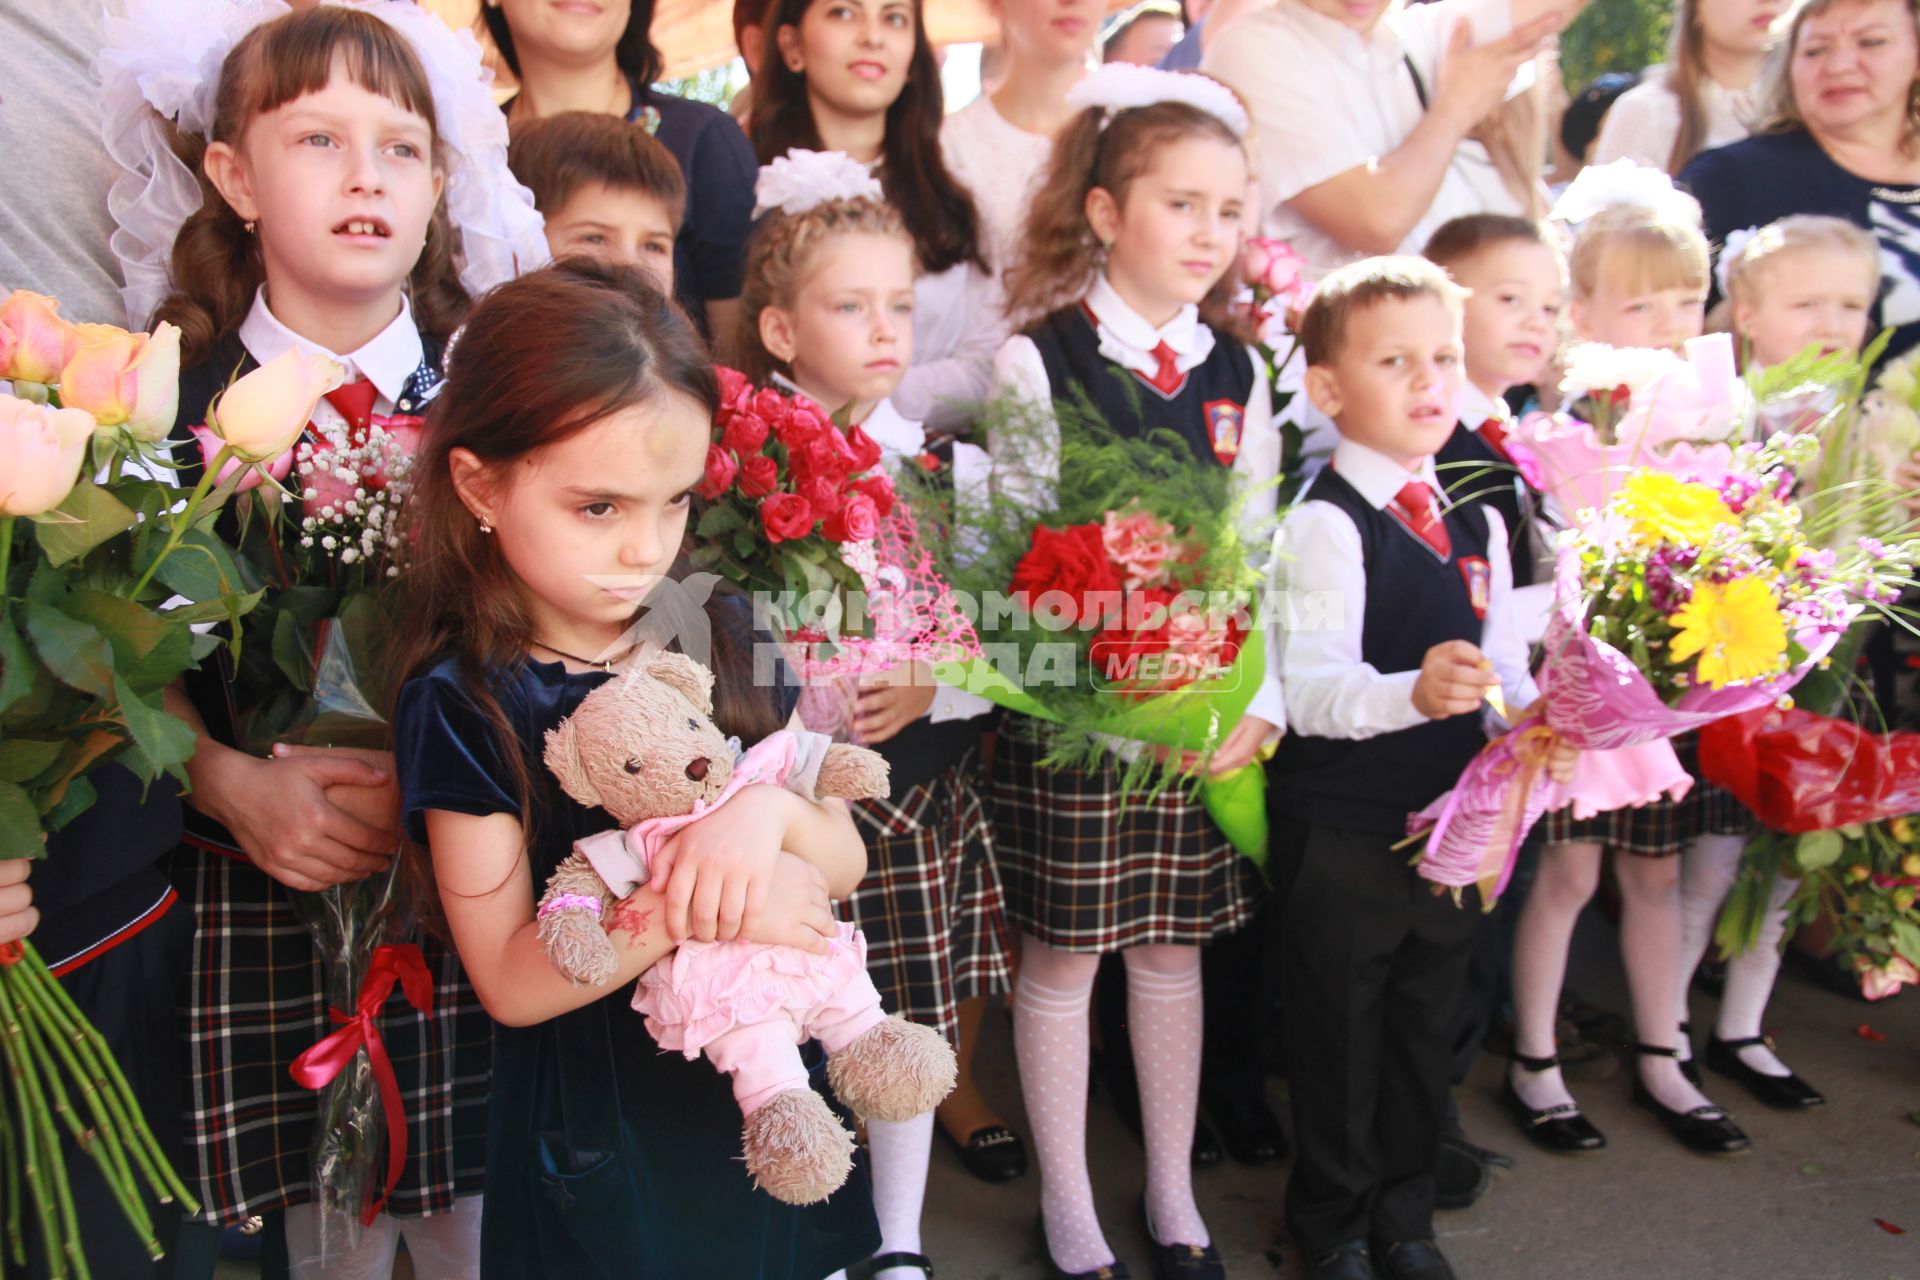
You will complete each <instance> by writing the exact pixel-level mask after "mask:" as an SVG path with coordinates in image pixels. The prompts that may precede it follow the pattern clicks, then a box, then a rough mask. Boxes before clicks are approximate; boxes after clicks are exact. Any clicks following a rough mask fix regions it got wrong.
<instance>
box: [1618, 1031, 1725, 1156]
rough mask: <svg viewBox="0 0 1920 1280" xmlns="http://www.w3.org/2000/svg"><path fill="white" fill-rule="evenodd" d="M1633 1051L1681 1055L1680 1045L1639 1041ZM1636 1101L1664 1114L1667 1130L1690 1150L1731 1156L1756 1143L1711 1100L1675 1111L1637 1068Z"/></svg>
mask: <svg viewBox="0 0 1920 1280" xmlns="http://www.w3.org/2000/svg"><path fill="white" fill-rule="evenodd" d="M1633 1051H1634V1052H1635V1053H1638V1054H1644V1055H1646V1056H1649V1057H1658V1058H1677V1057H1679V1056H1680V1051H1679V1050H1678V1049H1669V1048H1662V1047H1661V1046H1659V1045H1649V1044H1636V1045H1635V1046H1633ZM1633 1102H1634V1105H1635V1106H1637V1107H1641V1108H1643V1109H1645V1110H1647V1111H1651V1112H1652V1113H1653V1114H1654V1115H1656V1116H1658V1117H1660V1122H1661V1123H1662V1124H1664V1125H1666V1126H1667V1131H1668V1132H1669V1133H1671V1134H1672V1135H1673V1136H1674V1137H1676V1138H1678V1139H1679V1140H1680V1145H1681V1146H1683V1147H1685V1148H1687V1149H1688V1150H1689V1151H1697V1152H1699V1153H1700V1154H1701V1155H1703V1156H1731V1155H1738V1154H1739V1153H1741V1152H1742V1151H1745V1150H1746V1149H1747V1148H1748V1147H1750V1146H1752V1145H1753V1143H1752V1142H1751V1141H1750V1140H1749V1139H1748V1137H1747V1135H1746V1132H1745V1131H1744V1130H1742V1129H1741V1128H1740V1126H1739V1125H1737V1124H1735V1123H1734V1122H1733V1118H1732V1117H1731V1116H1729V1115H1728V1114H1727V1113H1726V1111H1725V1110H1724V1109H1723V1108H1720V1107H1716V1106H1713V1105H1712V1104H1708V1105H1707V1106H1703V1107H1695V1108H1694V1109H1693V1110H1691V1111H1675V1110H1673V1109H1672V1108H1670V1107H1668V1106H1666V1105H1665V1104H1663V1103H1662V1102H1661V1101H1660V1099H1658V1098H1656V1097H1654V1096H1653V1091H1652V1090H1651V1089H1648V1088H1647V1085H1646V1082H1645V1081H1644V1080H1642V1079H1641V1078H1640V1073H1639V1072H1637V1071H1636V1072H1635V1073H1634V1077H1633Z"/></svg>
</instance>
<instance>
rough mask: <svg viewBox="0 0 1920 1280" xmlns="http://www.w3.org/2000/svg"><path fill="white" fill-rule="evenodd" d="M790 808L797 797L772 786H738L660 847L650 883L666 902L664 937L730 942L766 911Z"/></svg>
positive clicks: (654, 860) (682, 939) (680, 939)
mask: <svg viewBox="0 0 1920 1280" xmlns="http://www.w3.org/2000/svg"><path fill="white" fill-rule="evenodd" d="M789 802H800V797H798V796H796V795H794V794H793V793H792V792H791V791H786V790H783V789H781V788H779V787H774V786H765V785H758V786H750V787H745V788H742V789H741V790H740V792H739V793H738V794H736V795H734V796H733V797H732V798H731V799H729V800H728V801H727V802H726V803H725V804H723V805H721V806H720V807H719V808H718V809H715V810H714V811H713V812H712V813H710V814H708V815H707V816H706V817H704V818H701V819H700V820H699V821H698V822H695V823H692V824H690V825H688V826H685V827H682V828H681V829H680V830H679V831H678V832H677V833H676V834H674V835H673V836H672V837H671V838H669V839H668V840H667V842H666V843H665V844H663V845H662V846H660V852H659V853H657V854H655V855H654V859H653V866H652V872H653V875H652V881H651V883H652V884H653V885H654V887H655V888H656V889H657V890H658V892H659V893H660V894H661V896H662V897H664V898H665V899H666V905H667V936H668V937H670V938H672V939H673V940H674V941H675V942H683V941H685V940H686V939H688V938H697V939H699V940H700V941H701V942H731V941H733V940H734V939H735V938H737V937H739V936H740V926H741V924H742V923H743V922H744V921H746V920H747V919H748V918H749V917H757V916H759V915H761V914H762V913H764V912H765V911H766V910H767V893H768V890H769V888H770V887H771V885H772V882H773V869H774V863H775V861H776V860H777V859H778V858H779V856H780V842H781V840H782V839H783V838H784V837H785V835H786V830H787V818H788V815H789V814H790V813H791V810H790V809H789V808H788V807H787V806H788V804H789ZM802 803H803V802H802Z"/></svg>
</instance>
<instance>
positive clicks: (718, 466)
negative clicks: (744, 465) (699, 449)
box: [694, 444, 740, 502]
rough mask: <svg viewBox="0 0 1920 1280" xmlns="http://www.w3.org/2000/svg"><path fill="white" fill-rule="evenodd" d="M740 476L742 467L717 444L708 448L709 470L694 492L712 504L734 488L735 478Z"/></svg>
mask: <svg viewBox="0 0 1920 1280" xmlns="http://www.w3.org/2000/svg"><path fill="white" fill-rule="evenodd" d="M739 474H740V465H739V464H738V463H737V462H735V461H734V460H733V455H732V454H730V453H728V452H727V451H726V450H725V449H722V448H721V447H720V446H719V445H717V444H710V445H708V446H707V470H706V474H705V475H703V476H702V477H701V478H700V484H699V487H697V488H696V489H694V492H695V493H696V494H698V495H700V497H701V499H702V500H704V501H707V502H712V501H713V500H714V499H715V498H717V497H719V496H720V495H721V494H723V493H725V492H726V491H727V490H728V489H730V488H732V487H733V478H734V477H735V476H737V475H739Z"/></svg>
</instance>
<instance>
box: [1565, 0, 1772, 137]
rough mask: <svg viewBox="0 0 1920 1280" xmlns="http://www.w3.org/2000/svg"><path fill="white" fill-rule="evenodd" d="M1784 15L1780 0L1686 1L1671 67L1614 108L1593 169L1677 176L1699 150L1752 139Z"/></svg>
mask: <svg viewBox="0 0 1920 1280" xmlns="http://www.w3.org/2000/svg"><path fill="white" fill-rule="evenodd" d="M1780 9H1781V0H1680V3H1679V5H1678V6H1677V7H1676V8H1675V9H1674V13H1673V47H1672V49H1671V50H1670V51H1669V52H1668V54H1667V64H1666V65H1665V66H1664V67H1653V68H1649V69H1648V71H1647V74H1646V75H1645V76H1644V77H1643V78H1642V79H1641V81H1640V83H1639V84H1638V85H1637V86H1635V87H1634V88H1632V89H1629V90H1627V92H1625V93H1623V94H1621V95H1620V100H1619V101H1618V102H1616V103H1614V104H1613V109H1612V110H1611V111H1609V112H1608V113H1607V121H1606V124H1605V125H1604V126H1603V127H1602V128H1601V130H1600V137H1599V140H1598V141H1597V142H1595V143H1594V149H1593V150H1594V153H1593V158H1592V163H1594V164H1606V163H1608V162H1609V161H1612V160H1635V161H1638V162H1639V163H1641V164H1644V165H1651V166H1653V167H1654V168H1656V169H1664V170H1665V171H1666V172H1668V173H1678V172H1679V171H1680V170H1681V169H1682V168H1684V167H1685V165H1686V163H1687V161H1689V160H1691V159H1693V158H1694V156H1696V155H1698V154H1699V153H1700V152H1702V151H1706V150H1709V149H1710V148H1713V147H1724V146H1726V145H1727V144H1728V143H1731V142H1738V141H1740V139H1742V138H1744V137H1746V136H1747V129H1748V127H1749V125H1751V124H1752V122H1753V114H1754V102H1753V99H1754V94H1753V89H1754V86H1755V83H1756V82H1757V81H1758V80H1759V79H1760V70H1761V68H1762V67H1763V66H1764V65H1765V64H1766V60H1767V50H1768V49H1769V48H1770V47H1771V46H1772V44H1773V23H1774V19H1776V18H1778V17H1779V16H1780Z"/></svg>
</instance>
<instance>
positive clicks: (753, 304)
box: [734, 199, 912, 383]
mask: <svg viewBox="0 0 1920 1280" xmlns="http://www.w3.org/2000/svg"><path fill="white" fill-rule="evenodd" d="M846 235H869V236H901V237H903V238H905V239H907V241H908V242H909V243H911V241H912V237H911V236H908V235H907V229H906V225H905V224H904V223H903V222H902V221H901V218H900V211H899V210H897V209H895V208H894V207H893V206H892V205H890V204H886V203H883V202H881V201H879V200H866V199H856V200H827V201H823V202H821V203H820V204H817V205H815V206H814V207H813V208H811V209H808V210H807V211H806V212H805V213H779V212H775V213H774V214H773V215H772V216H771V217H769V218H768V219H767V220H766V221H765V222H764V223H762V224H761V225H760V227H759V228H758V229H757V230H756V231H755V232H754V233H753V240H752V242H751V243H750V244H749V245H748V246H747V265H746V270H745V271H744V272H743V273H742V275H741V281H740V329H739V332H738V333H737V334H736V335H735V337H734V352H735V353H736V355H737V357H738V359H739V363H740V372H742V373H744V374H746V375H747V381H749V382H755V383H760V382H765V381H766V380H767V379H768V378H770V377H772V376H773V375H774V374H776V373H782V374H787V375H788V376H791V375H792V373H793V370H792V369H789V368H788V367H787V364H786V361H784V360H781V359H779V358H778V357H776V356H775V355H774V354H773V353H772V352H771V351H768V350H767V347H766V344H765V343H764V342H762V341H761V340H760V313H761V312H762V311H764V310H766V309H767V308H768V307H787V308H790V307H792V306H793V300H794V296H795V295H796V294H798V293H799V291H800V286H801V285H803V284H805V283H806V279H807V274H808V272H809V271H811V270H812V267H813V264H814V262H815V260H816V259H818V258H819V256H820V250H821V249H822V248H823V247H824V246H825V245H826V244H828V243H829V242H830V241H831V240H832V239H833V238H834V237H835V236H846Z"/></svg>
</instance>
